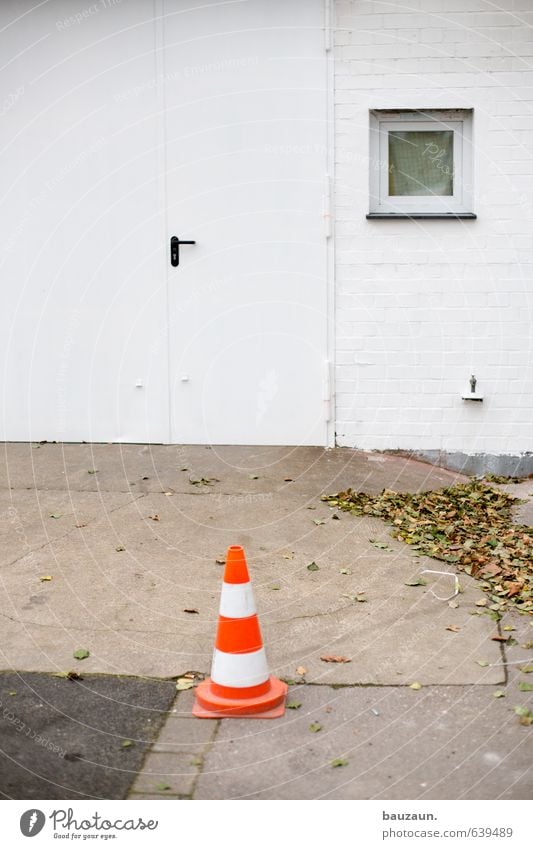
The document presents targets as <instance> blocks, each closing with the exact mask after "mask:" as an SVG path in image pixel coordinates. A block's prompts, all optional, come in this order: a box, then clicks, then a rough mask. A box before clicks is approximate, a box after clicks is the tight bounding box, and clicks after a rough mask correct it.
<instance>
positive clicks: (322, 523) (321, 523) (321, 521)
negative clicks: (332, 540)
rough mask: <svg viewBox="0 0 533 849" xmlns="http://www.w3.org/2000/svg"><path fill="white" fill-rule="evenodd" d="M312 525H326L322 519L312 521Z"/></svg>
mask: <svg viewBox="0 0 533 849" xmlns="http://www.w3.org/2000/svg"><path fill="white" fill-rule="evenodd" d="M313 523H314V524H315V525H325V524H326V522H325V521H324V519H313Z"/></svg>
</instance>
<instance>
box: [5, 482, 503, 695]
mask: <svg viewBox="0 0 533 849" xmlns="http://www.w3.org/2000/svg"><path fill="white" fill-rule="evenodd" d="M46 496H47V497H50V496H52V502H51V503H56V501H57V499H56V497H55V491H47V493H46ZM77 497H78V498H81V499H82V503H83V502H84V501H85V500H87V499H90V498H101V499H103V502H102V506H101V511H100V513H98V514H97V515H96V516H95V517H94V518H93V519H91V518H88V521H87V522H86V523H83V524H85V527H82V528H75V527H74V524H75V519H76V518H77V513H76V511H74V512H73V513H71V514H68V516H67V515H60V518H59V519H53V518H51V517H48V518H47V521H48V523H49V524H50V525H51V526H52V528H53V530H54V532H56V533H57V531H56V527H57V526H58V525H59V524H60V523H62V522H63V523H64V528H65V531H64V534H63V536H57V537H56V538H53V539H51V540H50V543H49V544H48V545H44V546H41V547H39V548H38V549H37V550H33V551H32V559H31V563H27V562H26V563H21V562H19V561H17V560H15V561H13V562H11V563H7V564H6V565H4V566H3V567H2V588H3V593H4V605H3V609H4V611H5V615H4V616H3V617H2V618H1V625H0V632H1V633H2V635H3V639H2V641H1V646H2V649H1V650H2V652H3V656H4V660H3V663H4V667H5V668H17V669H27V670H49V671H55V670H57V669H58V668H60V669H64V668H65V666H66V664H72V653H73V651H74V650H75V649H76V648H77V647H79V646H80V645H81V646H83V647H85V648H87V649H89V650H90V657H89V658H87V660H85V661H83V668H84V669H86V670H87V671H90V672H109V673H117V672H122V673H124V674H128V675H151V676H152V675H155V676H161V677H171V676H176V675H178V674H180V673H182V672H184V671H187V670H195V671H201V672H208V671H209V665H210V658H211V652H212V644H213V639H214V633H215V629H216V622H217V616H218V604H219V592H220V582H221V577H222V572H223V567H222V566H221V565H220V564H217V563H216V559H217V557H218V558H221V557H222V558H223V556H224V551H225V549H226V547H227V545H229V544H233V543H240V544H243V545H244V546H245V549H246V552H247V555H248V559H249V563H250V569H251V573H252V577H253V582H254V590H255V593H256V597H257V602H258V607H259V611H260V615H261V623H262V627H263V631H264V636H265V641H266V645H267V649H268V654H269V658H270V663H271V666H272V670H273V672H275V673H276V674H278V675H280V674H281V675H285V676H288V677H291V676H293V675H294V670H295V668H296V667H297V666H300V665H302V664H303V665H304V666H306V667H307V669H308V676H307V680H308V681H310V682H312V681H314V682H321V683H350V684H351V683H382V684H396V683H409V682H412V681H413V680H420V681H421V682H422V683H427V684H434V683H473V682H475V681H478V680H484V681H486V680H492V681H493V682H497V681H499V680H501V675H502V669H501V667H500V668H497V667H493V666H492V665H491V666H489V667H488V668H482V667H480V666H479V664H478V663H477V661H478V660H480V659H481V660H485V661H487V662H488V663H489V664H493V663H496V662H497V661H498V660H499V658H500V649H499V646H498V643H497V642H494V641H492V640H491V636H494V633H495V625H494V623H493V622H492V621H491V620H490V619H489V618H488V617H487V616H486V615H478V614H479V608H476V606H475V601H476V600H478V599H479V598H480V597H481V592H480V591H479V589H478V588H477V585H476V582H475V581H474V580H473V579H470V578H468V576H462V577H461V583H462V585H463V589H464V592H463V593H462V594H461V595H460V596H459V597H458V601H457V602H456V603H458V604H459V607H457V608H455V609H451V608H450V607H449V606H448V603H447V601H446V600H443V599H445V598H446V597H447V596H450V595H451V593H452V592H453V586H454V578H453V575H448V576H447V577H446V576H441V577H439V576H427V581H428V583H427V585H426V586H417V587H412V586H406V583H407V582H409V581H410V580H412V579H413V578H416V577H417V576H418V575H419V573H420V571H421V570H422V569H424V568H425V569H427V568H429V569H437V570H442V564H440V563H438V562H436V561H432V560H431V559H430V558H420V557H415V556H414V553H413V552H412V550H411V549H410V547H409V546H407V545H405V544H404V543H402V542H400V541H398V540H394V539H392V538H391V537H390V535H389V529H388V528H387V527H386V526H385V525H384V524H383V523H382V522H380V521H379V520H377V519H374V518H369V517H354V516H350V515H346V514H342V515H341V516H340V518H338V519H334V518H333V517H334V516H336V515H337V514H336V513H335V511H334V510H332V508H329V507H328V506H326V505H325V504H324V503H323V502H321V501H320V500H319V499H318V498H317V499H314V504H313V505H312V506H314V507H315V508H316V509H315V510H309V509H308V507H309V505H308V504H307V503H302V502H301V500H300V499H299V497H298V496H297V495H296V496H294V495H291V496H290V495H288V494H286V493H285V494H281V493H278V494H276V495H275V497H273V498H272V500H271V501H269V502H268V503H267V504H266V503H265V501H264V500H261V501H260V502H257V501H256V500H250V501H248V500H243V502H242V503H240V504H239V507H238V510H236V508H235V506H234V503H233V497H224V498H218V497H216V495H215V494H211V495H190V494H187V495H184V494H180V493H175V494H174V495H172V496H166V495H163V494H160V493H146V494H145V495H143V496H137V497H131V496H127V495H123V497H124V498H125V499H126V500H125V502H124V503H121V502H120V501H119V502H117V501H116V500H114V499H115V498H116V494H113V498H112V499H111V501H110V502H109V509H108V502H107V500H106V497H104V495H103V494H102V493H100V494H95V493H83V494H81V493H78V494H77ZM92 507H93V509H94V505H92ZM47 509H48V508H47ZM27 510H28V511H29V513H30V515H31V511H32V505H31V502H30V504H29V505H28V506H27ZM20 515H21V516H24V515H25V514H24V513H23V509H22V507H20ZM85 515H87V510H86V513H85ZM316 522H321V523H322V522H323V524H316ZM375 542H378V543H379V545H386V546H387V548H386V549H383V548H376V546H375V545H374V543H375ZM117 549H118V550H117ZM313 562H314V563H316V564H317V565H318V569H317V570H316V571H310V570H309V569H308V568H307V567H308V566H309V565H310V564H311V563H313ZM444 571H447V570H444ZM43 576H51V578H52V580H50V581H41V580H40V578H41V577H43ZM358 593H364V596H363V598H365V599H367V601H366V602H364V603H361V602H358V601H356V600H354V599H355V598H356V597H357V594H358ZM438 596H440V598H439V597H438ZM187 611H198V612H197V613H195V612H193V613H190V612H187ZM450 626H453V628H452V630H449V628H450ZM321 655H336V656H343V657H346V658H347V659H348V660H349V661H350V662H349V663H340V664H338V663H331V664H328V663H325V662H323V661H321V660H320V657H321ZM67 668H70V667H67Z"/></svg>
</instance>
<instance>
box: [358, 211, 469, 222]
mask: <svg viewBox="0 0 533 849" xmlns="http://www.w3.org/2000/svg"><path fill="white" fill-rule="evenodd" d="M366 217H367V218H371V219H376V218H377V219H381V220H382V221H385V220H389V219H390V220H391V221H396V220H397V219H398V218H424V219H429V218H437V219H439V220H440V221H445V220H448V219H452V220H457V219H461V220H464V219H467V220H474V219H476V218H477V215H476V214H475V213H474V212H369V213H368V215H367V216H366Z"/></svg>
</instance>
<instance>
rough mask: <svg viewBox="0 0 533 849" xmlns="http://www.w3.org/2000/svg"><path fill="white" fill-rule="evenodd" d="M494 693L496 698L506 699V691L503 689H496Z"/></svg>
mask: <svg viewBox="0 0 533 849" xmlns="http://www.w3.org/2000/svg"><path fill="white" fill-rule="evenodd" d="M492 695H493V697H494V698H495V699H504V698H505V693H504V691H503V690H494V692H493V694H492Z"/></svg>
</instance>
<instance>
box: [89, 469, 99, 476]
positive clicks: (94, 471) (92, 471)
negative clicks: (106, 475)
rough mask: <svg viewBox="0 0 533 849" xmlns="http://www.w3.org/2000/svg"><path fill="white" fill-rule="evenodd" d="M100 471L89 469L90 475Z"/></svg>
mask: <svg viewBox="0 0 533 849" xmlns="http://www.w3.org/2000/svg"><path fill="white" fill-rule="evenodd" d="M97 472H98V469H87V474H88V475H95V474H96V473H97Z"/></svg>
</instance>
